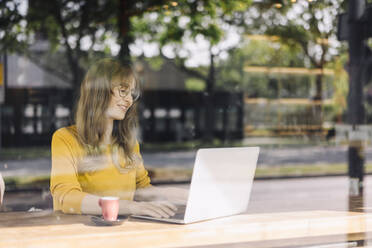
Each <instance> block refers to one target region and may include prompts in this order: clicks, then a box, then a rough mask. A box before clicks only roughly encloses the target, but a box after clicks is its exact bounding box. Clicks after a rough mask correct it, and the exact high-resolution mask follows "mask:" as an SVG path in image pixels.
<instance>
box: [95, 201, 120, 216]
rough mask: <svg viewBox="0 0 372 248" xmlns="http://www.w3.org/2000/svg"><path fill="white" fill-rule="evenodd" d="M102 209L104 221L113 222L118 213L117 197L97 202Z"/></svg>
mask: <svg viewBox="0 0 372 248" xmlns="http://www.w3.org/2000/svg"><path fill="white" fill-rule="evenodd" d="M98 204H99V206H100V207H101V209H102V216H103V218H104V219H105V220H108V221H115V220H116V219H117V218H118V213H119V197H115V196H105V197H101V198H100V199H99V201H98Z"/></svg>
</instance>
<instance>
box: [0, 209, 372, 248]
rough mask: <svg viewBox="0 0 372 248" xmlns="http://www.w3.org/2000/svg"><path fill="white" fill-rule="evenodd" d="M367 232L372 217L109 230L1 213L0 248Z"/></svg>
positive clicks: (218, 242)
mask: <svg viewBox="0 0 372 248" xmlns="http://www.w3.org/2000/svg"><path fill="white" fill-rule="evenodd" d="M371 233H372V213H355V212H342V211H305V212H284V213H273V214H243V215H236V216H231V217H225V218H220V219H215V220H210V221H204V222H199V223H195V224H188V225H177V224H164V223H160V222H151V221H146V220H137V219H133V218H129V219H128V220H127V221H126V222H124V223H123V224H122V225H120V226H112V227H102V226H95V225H94V224H93V223H92V222H91V221H90V216H86V215H65V214H62V213H53V212H52V211H40V212H30V213H27V212H3V213H0V247H7V248H8V247H22V248H23V247H38V248H39V247H99V248H108V247H120V248H125V247H135V248H141V247H151V248H155V247H255V248H257V247H283V246H286V247H288V246H289V247H291V246H293V247H297V246H299V245H314V244H320V243H322V244H328V243H342V242H348V241H355V242H356V241H358V240H365V239H369V237H370V236H371ZM366 243H367V242H364V245H366ZM369 244H370V245H371V244H372V243H369ZM345 247H346V246H345Z"/></svg>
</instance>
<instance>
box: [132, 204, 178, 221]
mask: <svg viewBox="0 0 372 248" xmlns="http://www.w3.org/2000/svg"><path fill="white" fill-rule="evenodd" d="M126 204H127V206H126V207H127V209H128V210H129V213H130V214H133V215H147V216H150V217H154V218H169V217H171V216H173V215H175V212H176V211H177V207H176V206H175V205H173V204H172V203H170V202H166V201H153V202H136V201H127V202H126Z"/></svg>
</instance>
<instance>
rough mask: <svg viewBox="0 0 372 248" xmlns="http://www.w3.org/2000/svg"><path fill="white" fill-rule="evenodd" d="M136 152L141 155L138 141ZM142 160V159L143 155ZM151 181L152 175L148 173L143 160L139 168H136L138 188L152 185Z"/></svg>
mask: <svg viewBox="0 0 372 248" xmlns="http://www.w3.org/2000/svg"><path fill="white" fill-rule="evenodd" d="M135 153H137V155H138V156H140V157H141V153H140V148H139V144H138V142H137V145H136V148H135ZM141 160H142V157H141ZM150 182H151V180H150V177H149V175H148V171H147V170H146V169H145V167H144V166H143V162H141V163H140V164H139V165H138V166H137V169H136V188H138V189H139V188H145V187H148V186H151V184H150Z"/></svg>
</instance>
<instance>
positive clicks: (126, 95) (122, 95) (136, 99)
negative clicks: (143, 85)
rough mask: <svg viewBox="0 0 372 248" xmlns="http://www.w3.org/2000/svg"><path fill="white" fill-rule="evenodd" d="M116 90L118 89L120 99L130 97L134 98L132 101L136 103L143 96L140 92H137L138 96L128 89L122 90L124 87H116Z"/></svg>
mask: <svg viewBox="0 0 372 248" xmlns="http://www.w3.org/2000/svg"><path fill="white" fill-rule="evenodd" d="M115 88H117V91H118V93H119V97H121V98H123V99H126V98H127V97H128V96H129V95H130V96H131V97H132V101H133V102H135V101H138V99H139V98H140V96H141V94H140V91H139V90H137V91H136V92H137V95H135V94H136V93H133V91H131V90H128V89H127V90H120V88H122V86H116V87H114V90H115ZM122 91H124V92H126V93H121V92H122ZM113 93H114V92H113ZM114 94H115V93H114Z"/></svg>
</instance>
